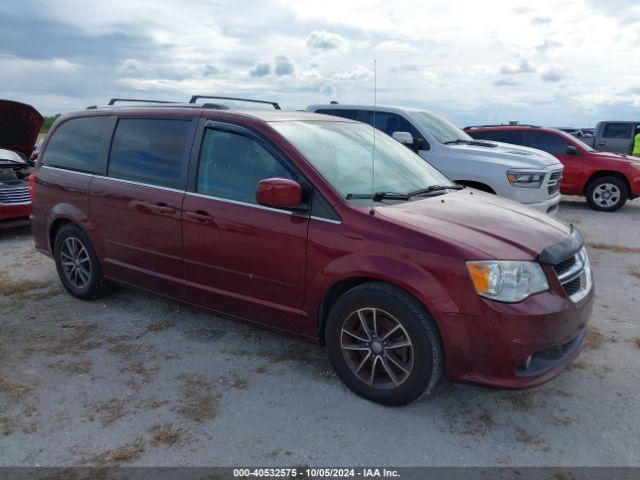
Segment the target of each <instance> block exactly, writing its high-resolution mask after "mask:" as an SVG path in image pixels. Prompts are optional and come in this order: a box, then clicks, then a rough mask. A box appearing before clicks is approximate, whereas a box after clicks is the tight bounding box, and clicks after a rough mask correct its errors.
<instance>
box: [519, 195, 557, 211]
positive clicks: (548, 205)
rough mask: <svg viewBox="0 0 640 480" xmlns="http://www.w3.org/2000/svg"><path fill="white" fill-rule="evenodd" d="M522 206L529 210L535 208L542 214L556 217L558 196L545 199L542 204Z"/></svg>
mask: <svg viewBox="0 0 640 480" xmlns="http://www.w3.org/2000/svg"><path fill="white" fill-rule="evenodd" d="M524 205H525V206H527V207H530V208H535V209H536V210H538V211H540V212H542V213H547V214H549V215H556V214H557V213H558V210H560V194H558V195H556V196H554V197H551V198H547V199H546V200H544V201H542V202H537V203H524Z"/></svg>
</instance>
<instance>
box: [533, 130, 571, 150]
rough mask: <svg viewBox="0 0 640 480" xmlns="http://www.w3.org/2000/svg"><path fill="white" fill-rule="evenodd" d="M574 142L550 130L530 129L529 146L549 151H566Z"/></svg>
mask: <svg viewBox="0 0 640 480" xmlns="http://www.w3.org/2000/svg"><path fill="white" fill-rule="evenodd" d="M571 145H572V144H571V143H570V142H569V141H568V140H565V139H564V138H562V137H561V136H560V135H556V134H554V133H548V132H533V131H529V146H530V147H531V148H537V149H539V150H543V151H545V152H548V153H566V151H567V147H569V146H571Z"/></svg>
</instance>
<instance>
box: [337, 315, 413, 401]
mask: <svg viewBox="0 0 640 480" xmlns="http://www.w3.org/2000/svg"><path fill="white" fill-rule="evenodd" d="M340 347H341V349H342V354H343V355H344V358H345V360H346V362H347V364H348V365H349V368H350V369H351V371H352V373H353V374H355V376H356V377H358V379H360V380H361V381H363V382H364V383H366V384H367V385H369V386H372V387H375V388H383V389H389V388H395V387H397V386H398V385H400V384H402V383H403V382H404V381H405V380H406V379H407V378H408V377H409V375H410V374H411V371H412V369H413V360H414V352H413V344H412V342H411V338H410V337H409V334H408V333H407V331H406V330H405V328H404V327H403V326H402V324H401V323H400V322H399V321H398V320H397V319H396V318H395V317H394V316H393V315H391V314H389V313H387V312H385V311H384V310H380V309H378V308H373V307H370V308H361V309H358V310H356V311H355V312H353V313H351V314H350V315H349V316H348V317H347V318H346V320H345V321H344V323H343V325H342V331H341V335H340Z"/></svg>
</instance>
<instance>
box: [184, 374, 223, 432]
mask: <svg viewBox="0 0 640 480" xmlns="http://www.w3.org/2000/svg"><path fill="white" fill-rule="evenodd" d="M178 380H180V381H181V382H182V387H181V389H180V396H181V400H180V403H181V406H180V407H179V408H178V413H179V414H180V415H182V416H183V417H184V418H187V419H189V420H191V421H193V422H198V423H201V422H204V421H206V420H213V419H214V418H215V417H216V415H217V413H218V403H219V400H220V396H219V395H218V393H217V392H216V391H215V389H214V388H213V386H212V385H211V384H210V383H209V382H208V381H207V380H205V379H204V378H203V377H201V376H200V375H194V374H183V375H180V376H179V377H178Z"/></svg>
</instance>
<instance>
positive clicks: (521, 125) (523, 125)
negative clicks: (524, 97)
mask: <svg viewBox="0 0 640 480" xmlns="http://www.w3.org/2000/svg"><path fill="white" fill-rule="evenodd" d="M488 127H529V128H542V127H541V126H540V125H529V124H527V123H518V122H509V123H496V124H488V125H469V126H467V127H464V128H463V130H473V129H474V128H488Z"/></svg>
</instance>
